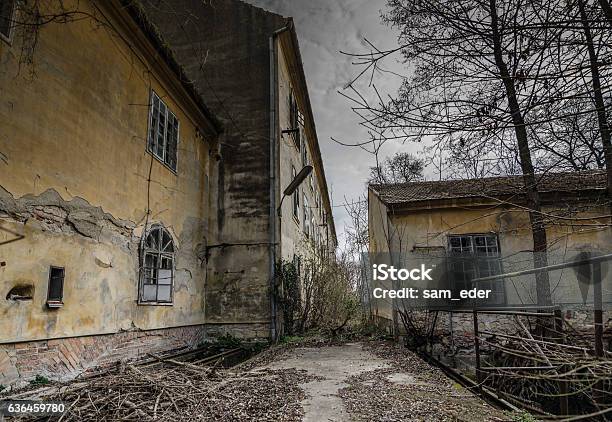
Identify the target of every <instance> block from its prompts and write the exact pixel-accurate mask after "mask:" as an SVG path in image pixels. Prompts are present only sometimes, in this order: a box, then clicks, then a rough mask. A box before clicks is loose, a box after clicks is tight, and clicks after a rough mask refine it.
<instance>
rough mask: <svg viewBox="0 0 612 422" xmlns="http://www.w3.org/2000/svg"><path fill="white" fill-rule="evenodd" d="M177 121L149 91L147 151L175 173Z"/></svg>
mask: <svg viewBox="0 0 612 422" xmlns="http://www.w3.org/2000/svg"><path fill="white" fill-rule="evenodd" d="M178 140H179V121H178V119H177V118H176V116H175V115H174V113H172V112H171V111H170V110H169V109H168V106H166V103H164V102H163V101H162V100H161V99H160V98H159V96H158V95H157V94H156V93H155V92H154V91H151V101H150V106H149V137H148V142H147V150H148V151H149V152H150V153H151V154H153V156H154V157H155V158H157V159H158V160H159V161H161V162H162V163H164V164H165V165H166V166H168V167H169V168H171V169H172V170H173V171H176V165H177V151H178V149H177V147H178Z"/></svg>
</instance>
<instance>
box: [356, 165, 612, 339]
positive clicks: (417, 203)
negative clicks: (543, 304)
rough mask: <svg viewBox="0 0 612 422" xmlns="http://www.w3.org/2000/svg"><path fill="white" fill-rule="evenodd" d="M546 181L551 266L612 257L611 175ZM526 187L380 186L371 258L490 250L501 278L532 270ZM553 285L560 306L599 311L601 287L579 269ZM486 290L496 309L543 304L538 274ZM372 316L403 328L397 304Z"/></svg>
mask: <svg viewBox="0 0 612 422" xmlns="http://www.w3.org/2000/svg"><path fill="white" fill-rule="evenodd" d="M539 180H540V181H539V185H538V189H539V191H540V193H541V196H542V203H543V211H542V212H543V213H544V214H545V215H546V221H547V228H546V232H547V237H548V245H549V247H548V262H549V263H550V264H557V263H561V262H567V261H571V260H573V259H577V258H578V257H580V256H582V255H581V254H582V253H586V252H589V253H610V251H611V250H612V236H611V235H610V227H609V217H607V216H608V215H609V212H608V211H609V210H608V208H607V206H606V181H605V174H604V173H603V172H600V171H591V172H580V173H565V174H548V175H544V176H539ZM522 183H523V181H522V178H521V177H497V178H486V179H474V180H449V181H438V182H436V181H433V182H415V183H407V184H396V185H372V186H370V188H369V192H368V202H369V216H368V218H369V235H370V253H371V254H372V256H373V257H376V256H381V255H377V254H389V253H391V254H392V255H394V256H399V255H401V256H403V257H408V259H410V258H411V257H412V258H414V259H415V260H418V259H419V257H428V256H440V257H445V256H451V255H453V254H454V253H455V252H456V251H460V252H461V253H465V251H466V250H467V251H469V250H472V251H475V253H477V251H476V249H477V248H484V249H483V250H486V255H488V257H489V258H493V260H494V261H495V265H496V269H495V274H500V273H508V272H512V271H519V270H524V269H528V268H530V265H533V264H532V260H533V254H532V253H531V252H530V251H532V250H533V246H532V245H533V241H532V237H531V229H530V223H529V214H528V212H527V208H526V205H525V200H524V196H523V194H522ZM373 259H374V260H375V259H376V258H373ZM609 266H610V264H609V263H608V264H606V263H604V264H603V274H604V296H603V301H604V303H607V304H610V303H612V296H611V294H610V292H611V291H610V288H609V286H610V283H611V280H612V275H611V274H610V271H608V267H609ZM488 269H489V270H490V268H488ZM478 273H479V271H478V270H476V272H475V274H476V276H483V274H478ZM488 275H491V274H488V273H487V274H484V276H488ZM384 283H386V284H389V283H388V282H384ZM550 285H551V295H552V298H551V299H552V303H553V304H555V305H558V306H560V307H562V308H565V309H574V310H575V309H577V308H579V307H580V306H582V305H583V304H584V303H585V302H586V303H590V304H591V307H592V303H593V289H592V288H591V289H590V290H584V289H582V288H581V285H580V283H578V282H577V277H576V273H575V272H574V271H573V270H572V269H566V270H564V271H560V272H559V271H557V272H553V273H551V275H550ZM387 287H389V286H387ZM466 287H467V286H466ZM485 287H487V288H491V289H492V290H493V293H494V294H495V295H496V297H495V301H493V303H492V306H493V305H495V306H507V305H512V306H517V305H519V306H520V305H526V306H532V305H536V304H537V298H536V289H535V281H534V278H533V276H532V275H528V276H527V275H526V276H522V277H517V278H513V279H508V280H507V281H506V282H505V283H501V282H500V283H499V284H495V283H493V284H491V285H487V286H485ZM372 312H373V314H374V315H375V316H378V317H379V318H380V319H381V320H382V321H393V320H394V318H395V325H396V327H397V325H398V324H399V323H398V321H397V316H396V315H394V312H393V301H391V300H389V299H386V300H385V299H372ZM568 315H570V316H571V315H572V314H571V313H569V314H568ZM455 317H456V318H457V321H456V327H461V324H460V322H459V320H460V319H461V318H460V315H455ZM506 319H507V318H506ZM463 329H465V327H463Z"/></svg>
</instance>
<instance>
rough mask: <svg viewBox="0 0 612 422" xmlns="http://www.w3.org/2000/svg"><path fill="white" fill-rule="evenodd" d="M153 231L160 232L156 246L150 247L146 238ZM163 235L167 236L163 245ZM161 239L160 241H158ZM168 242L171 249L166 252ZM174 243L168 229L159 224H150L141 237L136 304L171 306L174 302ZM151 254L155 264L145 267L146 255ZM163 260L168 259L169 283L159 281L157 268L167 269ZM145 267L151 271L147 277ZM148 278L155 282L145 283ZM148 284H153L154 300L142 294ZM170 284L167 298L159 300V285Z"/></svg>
mask: <svg viewBox="0 0 612 422" xmlns="http://www.w3.org/2000/svg"><path fill="white" fill-rule="evenodd" d="M154 231H158V232H159V233H160V234H159V236H161V239H160V237H159V236H158V239H157V240H158V245H159V247H158V248H151V247H148V246H147V243H146V242H147V240H148V239H149V236H150V235H151V234H152V233H153V232H154ZM164 235H166V236H167V238H168V239H169V243H166V244H165V245H163V242H164ZM160 240H161V242H160ZM168 244H170V245H171V247H172V251H171V252H168V251H167V250H166V249H167V246H168ZM175 245H176V243H175V242H174V238H173V237H172V234H171V233H170V231H169V230H168V229H166V228H165V227H164V226H163V225H161V224H154V225H152V226H151V227H150V228H149V230H148V231H147V232H146V234H145V235H144V237H143V240H142V242H141V245H140V248H139V252H140V269H139V274H138V304H139V305H165V306H171V305H173V304H174V281H175V278H176V275H175V267H176V246H175ZM148 256H151V257H154V258H156V259H155V260H154V261H155V263H156V264H155V266H154V267H145V265H146V262H147V257H148ZM164 260H166V261H168V260H169V261H170V283H159V280H160V278H159V270H168V268H164V267H163V266H162V263H163V262H164ZM147 269H150V270H152V271H151V276H150V277H147V275H148V274H147ZM153 274H155V275H153ZM147 278H149V279H151V280H153V279H155V281H156V282H155V283H145V280H146V279H147ZM148 285H155V286H156V289H155V300H145V299H144V296H145V292H144V290H145V287H144V286H148ZM160 285H162V286H168V285H169V286H170V294H169V300H159V286H160Z"/></svg>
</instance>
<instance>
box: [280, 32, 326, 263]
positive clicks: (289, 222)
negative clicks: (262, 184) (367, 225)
mask: <svg viewBox="0 0 612 422" xmlns="http://www.w3.org/2000/svg"><path fill="white" fill-rule="evenodd" d="M277 45H278V57H277V62H278V77H277V78H278V105H277V107H276V109H277V110H278V120H279V126H280V129H281V130H280V131H279V142H278V143H279V158H280V160H279V184H280V192H282V191H283V190H284V189H285V188H286V187H287V186H288V185H289V183H291V181H292V180H293V176H292V170H291V169H292V167H293V168H295V171H296V173H298V172H299V171H300V170H301V169H302V167H303V165H304V163H303V160H302V152H301V150H300V149H299V148H298V146H297V145H296V143H295V141H294V138H293V136H292V135H291V134H288V133H284V134H283V133H282V131H283V130H285V129H290V128H291V122H290V118H289V114H290V113H289V97H290V95H291V91H292V90H293V91H294V95H296V92H297V91H298V86H297V84H298V81H297V78H296V75H295V74H294V73H292V72H291V71H290V70H289V66H288V63H287V55H288V54H291V53H290V52H287V51H285V49H284V48H283V44H281V43H280V42H278V43H277ZM296 97H297V101H298V107H299V109H300V112H301V113H302V114H303V115H304V123H305V124H306V125H308V123H309V122H308V119H309V117H308V115H307V113H306V112H305V108H306V105H305V104H304V103H302V102H300V100H301V98H300V97H299V96H297V95H296ZM301 130H302V133H301V142H300V146H301V148H306V150H307V154H308V164H309V165H311V166H313V167H314V169H313V171H312V173H311V174H310V176H309V177H308V178H307V179H306V180H304V182H302V184H301V185H300V186H299V187H298V189H297V191H296V193H295V195H299V203H300V209H299V212H298V217H297V218H295V217H294V215H293V197H292V196H289V197H286V198H285V200H284V201H283V204H282V209H281V226H280V233H281V248H280V249H281V251H280V256H281V257H282V258H283V259H285V260H288V261H291V260H292V259H293V257H294V255H299V256H301V257H302V259H306V260H308V259H313V258H314V255H315V254H317V253H318V251H320V250H321V248H322V247H325V248H327V249H329V250H333V249H334V248H335V245H334V242H335V240H334V239H333V236H332V234H331V228H330V226H329V224H327V223H328V222H327V218H326V216H327V215H328V214H329V210H327V209H325V206H324V203H323V195H325V193H323V192H325V191H323V189H322V186H323V184H324V179H323V178H322V169H321V168H320V167H319V166H318V164H317V163H316V162H313V157H314V151H313V148H312V145H313V142H314V141H313V140H312V139H310V138H309V137H308V135H307V134H306V133H305V131H304V127H303V126H302V127H301ZM281 194H282V193H281ZM317 196H318V197H319V198H321V202H320V205H319V206H318V207H317V206H316V205H317V202H318V201H316V200H315V198H316V197H317ZM304 197H306V198H307V200H308V205H309V207H310V208H309V210H310V211H312V213H313V216H314V230H316V231H318V236H313V235H311V236H306V233H305V230H304V210H305V208H304ZM321 211H324V214H321Z"/></svg>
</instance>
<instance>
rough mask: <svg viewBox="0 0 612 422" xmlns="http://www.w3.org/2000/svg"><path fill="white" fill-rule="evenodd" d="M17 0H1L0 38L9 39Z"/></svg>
mask: <svg viewBox="0 0 612 422" xmlns="http://www.w3.org/2000/svg"><path fill="white" fill-rule="evenodd" d="M14 13H15V0H0V38H4V39H6V40H9V39H10V38H11V29H12V27H13V14H14Z"/></svg>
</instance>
